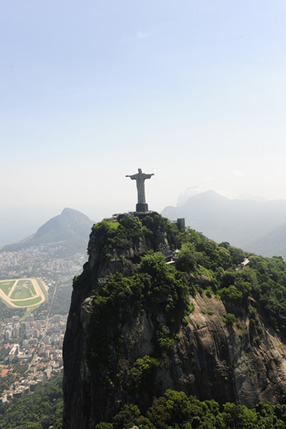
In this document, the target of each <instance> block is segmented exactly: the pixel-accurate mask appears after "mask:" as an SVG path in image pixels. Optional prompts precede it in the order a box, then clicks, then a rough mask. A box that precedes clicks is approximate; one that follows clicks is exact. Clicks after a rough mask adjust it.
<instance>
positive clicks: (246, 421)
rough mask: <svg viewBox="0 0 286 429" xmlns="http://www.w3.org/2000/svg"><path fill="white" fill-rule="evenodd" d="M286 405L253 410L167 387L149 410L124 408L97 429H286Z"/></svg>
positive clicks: (262, 406)
mask: <svg viewBox="0 0 286 429" xmlns="http://www.w3.org/2000/svg"><path fill="white" fill-rule="evenodd" d="M285 425H286V405H285V404H278V405H276V406H272V405H268V404H264V403H262V402H261V403H259V404H258V405H257V406H256V407H255V408H254V409H252V410H250V409H248V408H247V407H245V406H244V405H235V404H232V403H230V402H227V403H225V404H224V405H223V406H222V407H220V406H219V404H218V403H217V402H216V401H214V400H213V399H212V400H210V401H199V400H198V399H197V398H196V397H195V396H190V397H188V396H187V395H186V394H185V393H184V392H176V391H173V390H167V391H166V392H165V394H164V396H162V397H160V398H158V399H156V400H155V401H154V403H153V405H152V406H151V407H150V408H149V409H148V410H147V412H146V413H144V414H141V412H140V410H139V408H138V407H137V406H136V405H133V404H130V405H125V406H124V407H122V409H121V411H120V412H119V413H118V414H117V415H116V416H114V418H113V420H112V423H104V422H101V423H99V424H97V425H96V426H95V429H122V428H125V429H131V428H133V427H134V426H137V427H138V428H139V429H171V428H175V429H193V428H200V429H232V428H233V429H266V428H267V429H284V428H285Z"/></svg>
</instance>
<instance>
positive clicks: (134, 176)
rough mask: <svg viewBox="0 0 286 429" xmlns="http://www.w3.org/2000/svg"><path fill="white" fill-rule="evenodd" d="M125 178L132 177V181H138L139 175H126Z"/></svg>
mask: <svg viewBox="0 0 286 429" xmlns="http://www.w3.org/2000/svg"><path fill="white" fill-rule="evenodd" d="M125 177H130V179H131V180H136V179H137V174H133V175H131V176H130V175H129V174H126V176H125Z"/></svg>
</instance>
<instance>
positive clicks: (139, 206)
mask: <svg viewBox="0 0 286 429" xmlns="http://www.w3.org/2000/svg"><path fill="white" fill-rule="evenodd" d="M147 211H148V204H147V203H138V204H136V212H137V213H138V212H147Z"/></svg>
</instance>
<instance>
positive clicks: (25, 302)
mask: <svg viewBox="0 0 286 429" xmlns="http://www.w3.org/2000/svg"><path fill="white" fill-rule="evenodd" d="M40 301H41V297H40V296H37V297H36V298H33V299H25V300H23V301H12V300H11V302H12V303H13V304H14V305H17V307H30V306H31V305H36V304H38V303H39V302H40Z"/></svg>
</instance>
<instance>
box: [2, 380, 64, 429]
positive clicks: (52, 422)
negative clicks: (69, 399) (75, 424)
mask: <svg viewBox="0 0 286 429" xmlns="http://www.w3.org/2000/svg"><path fill="white" fill-rule="evenodd" d="M62 397H63V394H62V375H60V376H57V377H55V378H53V379H51V380H50V381H48V382H46V383H44V384H42V385H39V386H37V387H36V388H35V391H34V392H32V393H31V394H29V395H25V396H23V397H22V398H14V399H13V400H12V401H11V402H5V403H3V404H1V405H0V428H1V429H14V428H17V429H49V428H53V429H60V428H61V427H62V411H63V399H62Z"/></svg>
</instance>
